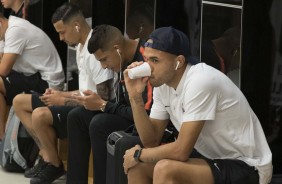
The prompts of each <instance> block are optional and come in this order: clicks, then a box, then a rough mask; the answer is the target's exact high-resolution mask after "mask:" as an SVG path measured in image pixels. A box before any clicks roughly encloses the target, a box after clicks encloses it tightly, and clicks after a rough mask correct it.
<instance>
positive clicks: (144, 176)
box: [127, 163, 155, 184]
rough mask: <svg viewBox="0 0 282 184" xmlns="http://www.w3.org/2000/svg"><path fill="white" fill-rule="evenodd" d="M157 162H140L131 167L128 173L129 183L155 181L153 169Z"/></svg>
mask: <svg viewBox="0 0 282 184" xmlns="http://www.w3.org/2000/svg"><path fill="white" fill-rule="evenodd" d="M154 167H155V164H147V163H138V164H137V165H136V166H134V167H133V168H130V169H129V171H128V174H127V179H128V184H139V183H140V184H149V183H153V171H154Z"/></svg>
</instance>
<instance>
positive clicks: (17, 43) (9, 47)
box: [4, 27, 27, 55]
mask: <svg viewBox="0 0 282 184" xmlns="http://www.w3.org/2000/svg"><path fill="white" fill-rule="evenodd" d="M26 43H27V40H26V36H25V30H24V29H22V28H21V27H10V28H8V29H7V31H6V34H5V46H4V53H14V54H19V55H21V54H22V52H23V50H24V49H25V46H26Z"/></svg>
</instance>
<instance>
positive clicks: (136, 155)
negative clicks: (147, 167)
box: [133, 150, 140, 162]
mask: <svg viewBox="0 0 282 184" xmlns="http://www.w3.org/2000/svg"><path fill="white" fill-rule="evenodd" d="M139 156H140V155H139V150H135V152H134V155H133V158H134V159H135V160H136V161H137V162H138V161H139Z"/></svg>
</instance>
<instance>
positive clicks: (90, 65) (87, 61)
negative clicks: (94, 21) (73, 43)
mask: <svg viewBox="0 0 282 184" xmlns="http://www.w3.org/2000/svg"><path fill="white" fill-rule="evenodd" d="M92 31H93V30H91V31H90V32H89V34H88V36H87V39H86V41H85V43H84V45H81V44H78V46H77V48H76V62H77V67H78V71H79V75H78V85H79V89H80V90H86V89H89V90H92V91H94V92H97V89H96V85H97V84H100V83H102V82H105V81H107V80H109V79H112V78H113V77H114V72H113V71H111V70H109V69H103V68H102V66H101V63H100V62H99V61H98V60H97V59H96V58H95V56H94V55H93V54H90V53H89V52H88V49H87V46H88V41H89V39H90V37H91V34H92ZM111 91H112V97H113V96H114V90H111Z"/></svg>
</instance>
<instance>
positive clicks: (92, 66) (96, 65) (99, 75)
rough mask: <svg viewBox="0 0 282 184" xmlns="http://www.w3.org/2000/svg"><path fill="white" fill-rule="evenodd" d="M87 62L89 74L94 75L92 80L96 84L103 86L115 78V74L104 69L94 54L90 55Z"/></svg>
mask: <svg viewBox="0 0 282 184" xmlns="http://www.w3.org/2000/svg"><path fill="white" fill-rule="evenodd" d="M86 62H87V66H89V68H87V69H89V71H87V73H89V74H91V75H92V76H91V78H92V79H93V81H95V83H96V84H101V83H103V82H105V81H107V80H109V79H112V78H113V77H114V73H113V72H112V71H111V70H109V69H103V68H102V65H101V63H100V61H98V60H97V59H96V58H95V56H94V55H93V54H91V55H89V57H88V58H87V61H86Z"/></svg>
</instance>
